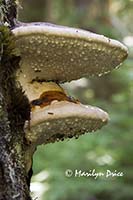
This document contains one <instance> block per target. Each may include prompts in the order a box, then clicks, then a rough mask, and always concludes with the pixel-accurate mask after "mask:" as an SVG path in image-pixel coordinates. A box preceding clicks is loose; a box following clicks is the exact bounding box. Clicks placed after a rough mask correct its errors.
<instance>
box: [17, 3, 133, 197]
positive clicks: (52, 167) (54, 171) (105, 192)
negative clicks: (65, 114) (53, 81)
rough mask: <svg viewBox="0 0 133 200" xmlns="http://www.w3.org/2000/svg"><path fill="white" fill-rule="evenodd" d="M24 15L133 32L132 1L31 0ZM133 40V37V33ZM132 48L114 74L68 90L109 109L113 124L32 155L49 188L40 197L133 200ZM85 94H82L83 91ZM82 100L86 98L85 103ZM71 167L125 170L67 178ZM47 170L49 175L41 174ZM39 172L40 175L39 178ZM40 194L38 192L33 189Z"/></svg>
mask: <svg viewBox="0 0 133 200" xmlns="http://www.w3.org/2000/svg"><path fill="white" fill-rule="evenodd" d="M22 6H23V10H21V11H20V19H21V20H24V21H40V20H41V21H46V20H47V21H49V22H52V23H57V24H62V25H69V26H76V27H81V28H84V29H87V30H91V31H94V32H97V33H101V34H104V35H107V36H109V37H112V38H116V39H118V40H121V41H122V40H123V39H125V38H126V37H127V36H131V35H132V32H133V26H131V24H132V20H133V19H132V17H133V1H132V0H112V1H109V0H106V1H104V0H68V1H65V0H44V1H43V0H38V1H36V0H34V1H33V0H32V1H31V0H27V1H23V4H22ZM132 43H133V38H132ZM132 49H133V47H130V48H129V58H128V59H127V60H126V62H125V63H124V64H123V65H122V66H121V67H120V69H118V70H114V71H113V72H112V73H111V74H109V75H106V76H103V77H100V78H91V79H88V82H89V84H88V87H85V88H82V92H79V88H78V87H77V89H76V90H72V89H71V88H70V89H69V92H70V93H71V94H74V95H75V96H76V97H78V98H79V99H83V101H84V102H85V103H87V104H92V105H95V106H99V107H101V108H102V109H104V110H106V111H107V112H108V113H109V114H110V122H109V124H108V125H107V126H106V127H104V128H102V130H100V131H97V132H96V133H94V134H85V135H84V136H81V137H80V138H79V139H77V140H76V139H71V140H68V141H64V142H58V143H55V144H49V145H46V146H43V145H42V146H40V147H38V149H37V151H36V153H35V156H34V177H33V183H34V182H37V183H39V182H40V183H41V184H42V185H43V188H44V190H45V187H46V189H47V191H46V192H44V193H43V194H42V195H41V197H40V198H39V199H42V200H77V199H78V200H107V199H108V200H132V199H133V189H132V187H133V137H132V134H133V103H132V102H133V54H132V52H133V51H132ZM81 95H82V96H81ZM84 102H83V103H84ZM67 169H71V170H73V171H74V170H75V169H79V170H82V171H86V172H88V171H89V170H92V169H95V170H96V171H98V172H106V170H107V169H109V170H112V171H114V170H117V171H122V172H123V173H124V176H123V177H114V178H108V179H107V178H105V177H99V178H97V179H94V178H93V177H80V178H78V177H74V176H72V177H70V178H69V177H66V176H65V171H66V170H67ZM40 172H45V174H47V176H46V177H45V176H44V175H43V173H42V175H41V174H40V176H39V173H40ZM39 177H40V178H39ZM35 196H36V197H37V196H39V194H38V193H37V194H35Z"/></svg>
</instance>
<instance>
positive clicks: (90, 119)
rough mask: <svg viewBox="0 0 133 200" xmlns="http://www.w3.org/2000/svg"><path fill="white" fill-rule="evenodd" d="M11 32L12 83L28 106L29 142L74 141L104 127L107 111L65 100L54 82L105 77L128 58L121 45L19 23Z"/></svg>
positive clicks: (84, 34) (88, 35)
mask: <svg viewBox="0 0 133 200" xmlns="http://www.w3.org/2000/svg"><path fill="white" fill-rule="evenodd" d="M12 32H13V34H14V36H15V41H16V46H17V47H18V49H19V52H20V55H21V63H20V69H19V70H18V71H17V80H19V81H20V83H21V85H22V86H23V89H24V91H25V93H26V95H27V96H28V98H29V101H30V103H31V120H30V126H29V123H26V124H25V132H26V138H27V140H28V141H30V142H31V143H33V144H35V145H36V144H42V143H49V142H55V141H58V140H63V139H64V138H71V137H73V136H76V137H77V136H79V135H81V134H83V133H85V132H92V131H96V130H97V129H99V128H101V127H102V126H103V125H105V124H106V123H107V122H108V119H109V117H108V114H107V113H106V112H104V111H102V110H101V109H99V108H97V107H92V106H84V105H82V104H81V103H80V102H79V101H78V100H75V99H73V98H70V97H68V96H67V95H66V93H65V92H64V90H63V89H62V88H61V87H60V86H59V85H58V84H56V83H54V81H58V82H59V83H62V82H69V81H71V80H74V79H79V78H82V77H88V76H92V75H98V76H101V75H102V74H105V73H108V72H109V71H111V70H112V69H113V68H116V67H117V66H118V65H120V64H121V63H122V62H123V60H124V59H125V58H126V57H127V48H126V47H125V46H124V45H123V44H121V43H120V42H118V41H116V40H112V39H109V38H107V37H104V36H102V35H97V34H94V33H91V32H88V31H84V30H81V29H74V28H69V27H63V26H56V25H53V24H48V23H27V24H25V23H20V24H19V25H18V26H17V27H16V28H14V29H13V30H12ZM46 81H53V82H46Z"/></svg>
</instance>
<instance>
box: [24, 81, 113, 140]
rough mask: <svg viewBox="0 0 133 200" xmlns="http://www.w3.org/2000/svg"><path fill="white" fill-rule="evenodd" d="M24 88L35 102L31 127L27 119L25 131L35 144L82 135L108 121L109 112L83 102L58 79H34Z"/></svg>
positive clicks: (31, 102)
mask: <svg viewBox="0 0 133 200" xmlns="http://www.w3.org/2000/svg"><path fill="white" fill-rule="evenodd" d="M24 88H25V93H26V95H27V97H28V98H29V100H30V104H31V120H30V127H29V123H28V122H27V123H26V124H25V132H26V138H27V140H28V141H30V143H32V144H42V143H45V144H46V143H49V142H55V141H58V140H63V139H64V138H71V137H73V136H75V137H78V136H79V135H81V134H83V133H85V132H87V131H88V132H92V131H96V130H97V129H100V128H101V127H102V126H103V125H105V124H106V123H107V122H108V119H109V117H108V114H107V113H106V112H104V111H102V110H101V109H99V108H96V107H92V106H85V105H82V104H81V103H80V102H79V101H78V100H75V99H74V98H72V97H69V96H67V94H66V93H65V91H64V90H63V89H62V88H61V87H60V86H59V85H58V84H56V83H54V82H42V83H39V82H33V83H29V84H25V86H24ZM42 91H43V92H42Z"/></svg>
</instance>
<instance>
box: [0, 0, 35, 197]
mask: <svg viewBox="0 0 133 200" xmlns="http://www.w3.org/2000/svg"><path fill="white" fill-rule="evenodd" d="M0 10H1V11H2V12H1V13H2V14H1V24H0V200H30V199H31V197H30V194H29V186H30V178H31V169H30V167H31V162H30V164H29V166H30V167H28V168H27V163H26V159H27V155H26V152H28V151H27V149H28V148H29V146H28V144H26V140H25V133H24V129H23V127H24V123H25V120H29V118H30V106H29V102H28V99H27V97H26V96H25V95H24V93H23V91H22V88H21V87H20V85H19V84H18V83H17V82H16V79H15V74H16V70H17V69H18V68H19V62H20V59H21V58H20V56H19V55H18V54H17V51H16V49H15V44H14V38H13V35H12V34H11V31H10V29H11V28H12V27H13V26H14V22H15V18H16V2H15V0H11V1H10V0H6V1H4V0H2V1H0ZM5 22H6V25H7V24H8V27H7V26H6V25H5Z"/></svg>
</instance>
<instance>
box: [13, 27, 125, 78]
mask: <svg viewBox="0 0 133 200" xmlns="http://www.w3.org/2000/svg"><path fill="white" fill-rule="evenodd" d="M12 32H13V34H14V36H15V38H16V46H17V47H18V49H19V51H20V55H21V68H20V71H19V72H18V79H19V80H20V82H23V81H25V80H26V81H28V82H31V81H32V80H39V79H41V80H46V81H48V80H52V81H57V80H58V81H59V82H67V81H71V80H76V79H79V78H82V77H88V76H92V75H98V76H101V75H102V74H105V73H108V72H110V71H111V70H112V69H113V68H116V67H117V66H118V65H120V64H121V63H122V62H123V61H124V59H125V58H126V57H127V48H126V47H125V46H124V45H123V44H121V43H120V42H118V41H116V40H113V39H109V38H107V37H104V36H103V35H98V34H94V33H91V32H89V31H84V30H81V29H75V28H69V27H63V26H57V25H53V24H48V23H27V24H26V23H22V24H21V23H20V25H19V26H18V27H16V28H14V29H13V30H12ZM23 79H25V80H23Z"/></svg>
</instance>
